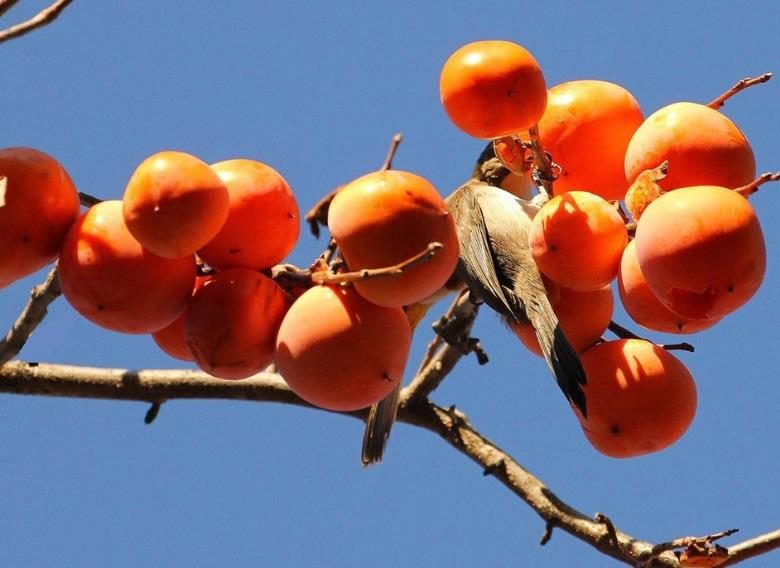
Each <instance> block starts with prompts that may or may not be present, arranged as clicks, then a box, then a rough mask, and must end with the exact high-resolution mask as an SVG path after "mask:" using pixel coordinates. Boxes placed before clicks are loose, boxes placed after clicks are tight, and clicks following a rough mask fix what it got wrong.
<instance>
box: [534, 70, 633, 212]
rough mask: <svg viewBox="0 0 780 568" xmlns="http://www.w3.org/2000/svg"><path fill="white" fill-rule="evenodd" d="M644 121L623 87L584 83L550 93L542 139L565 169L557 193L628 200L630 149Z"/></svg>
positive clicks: (569, 84) (542, 122)
mask: <svg viewBox="0 0 780 568" xmlns="http://www.w3.org/2000/svg"><path fill="white" fill-rule="evenodd" d="M642 120H643V117H642V109H640V108H639V103H637V101H636V99H635V98H634V97H633V95H632V94H631V93H629V92H628V91H627V90H626V89H624V88H623V87H621V86H620V85H616V84H614V83H609V82H607V81H596V80H581V81H569V82H567V83H561V84H560V85H555V86H554V87H552V88H550V90H549V92H548V96H547V109H546V110H545V111H544V114H543V115H542V118H541V120H540V121H539V138H540V139H541V142H542V146H543V148H544V149H545V150H546V151H548V152H550V154H551V155H552V158H553V160H554V161H555V162H556V163H557V164H559V165H560V166H561V168H562V171H561V174H560V176H558V178H557V179H556V180H555V192H556V193H565V192H567V191H572V190H575V189H578V190H584V191H589V192H591V193H595V194H596V195H600V196H601V197H603V198H604V199H622V198H623V195H624V194H625V193H626V189H627V188H628V182H627V181H626V174H625V171H624V167H623V162H624V158H625V155H626V148H627V147H628V141H629V140H630V139H631V136H632V135H633V134H634V132H635V131H636V129H637V128H639V125H640V124H642Z"/></svg>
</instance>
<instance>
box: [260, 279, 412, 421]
mask: <svg viewBox="0 0 780 568" xmlns="http://www.w3.org/2000/svg"><path fill="white" fill-rule="evenodd" d="M411 340H412V332H411V328H410V326H409V321H408V320H407V317H406V314H405V313H404V311H403V309H401V308H383V307H380V306H377V305H375V304H372V303H371V302H369V301H367V300H365V299H364V298H363V297H362V296H361V295H360V294H358V293H357V291H356V290H355V289H354V288H353V287H337V286H315V287H313V288H310V289H309V290H307V291H306V292H304V293H303V295H301V297H300V298H298V299H297V300H296V301H295V303H294V304H293V305H292V307H291V308H290V311H289V312H287V316H286V317H285V318H284V321H283V322H282V326H281V328H280V329H279V335H278V337H277V340H276V357H275V361H276V365H277V368H278V370H279V373H280V374H281V376H282V378H284V380H285V381H286V382H287V384H288V385H289V386H290V388H291V389H292V390H293V391H294V392H295V393H296V394H297V395H298V396H300V397H301V398H303V399H304V400H306V401H308V402H309V403H311V404H313V405H315V406H319V407H321V408H327V409H329V410H340V411H349V410H358V409H360V408H365V407H367V406H370V405H372V404H374V403H375V402H378V401H379V400H381V399H383V398H384V397H385V396H387V395H388V394H389V393H390V391H392V390H393V388H394V387H395V385H396V384H398V382H399V381H401V380H402V379H403V372H404V367H405V366H406V359H407V357H408V354H409V347H410V344H411Z"/></svg>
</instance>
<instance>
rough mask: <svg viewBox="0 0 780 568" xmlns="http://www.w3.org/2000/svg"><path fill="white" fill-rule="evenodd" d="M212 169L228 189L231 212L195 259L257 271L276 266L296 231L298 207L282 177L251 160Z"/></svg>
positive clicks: (233, 161) (285, 254)
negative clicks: (199, 258)
mask: <svg viewBox="0 0 780 568" xmlns="http://www.w3.org/2000/svg"><path fill="white" fill-rule="evenodd" d="M211 169H213V170H214V171H215V172H216V173H217V175H218V176H219V177H220V178H221V179H222V181H223V182H224V183H225V185H226V186H227V190H228V195H229V197H230V212H229V213H228V217H227V220H226V221H225V224H224V225H223V226H222V229H221V230H220V231H219V233H217V235H216V236H215V237H214V238H213V239H211V240H210V241H209V242H208V243H207V244H206V245H205V246H204V247H203V248H201V249H200V250H199V251H198V256H200V257H201V258H202V259H203V260H204V261H206V263H207V264H208V265H209V266H212V267H214V268H218V269H222V268H235V267H244V268H254V269H258V270H262V269H264V268H270V267H271V266H273V265H275V264H277V263H279V262H281V261H282V260H283V259H284V258H285V257H286V256H287V255H288V254H289V253H290V251H291V250H292V249H293V247H294V246H295V243H296V242H297V240H298V233H299V231H300V214H299V212H298V204H297V202H296V201H295V196H294V195H293V193H292V190H291V189H290V186H289V185H288V184H287V182H286V181H285V179H284V178H283V177H282V176H281V175H280V174H279V172H277V171H276V170H274V169H273V168H272V167H270V166H267V165H266V164H263V163H261V162H256V161H254V160H243V159H237V160H226V161H224V162H219V163H217V164H213V165H212V166H211Z"/></svg>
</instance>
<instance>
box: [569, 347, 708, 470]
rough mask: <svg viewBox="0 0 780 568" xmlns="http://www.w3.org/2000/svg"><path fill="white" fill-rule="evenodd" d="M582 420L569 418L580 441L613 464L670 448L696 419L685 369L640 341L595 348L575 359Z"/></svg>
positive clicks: (692, 389)
mask: <svg viewBox="0 0 780 568" xmlns="http://www.w3.org/2000/svg"><path fill="white" fill-rule="evenodd" d="M580 359H581V361H582V365H583V367H584V369H585V374H586V375H587V377H588V383H587V384H586V385H584V386H583V390H584V391H585V398H586V400H587V401H588V417H587V418H584V417H583V416H582V414H581V413H580V412H579V410H578V409H576V408H574V412H575V414H576V415H577V418H578V419H579V421H580V425H581V426H582V430H583V432H584V433H585V437H586V438H587V439H588V441H589V442H590V443H591V444H592V445H593V447H594V448H596V449H597V450H598V451H599V452H601V453H603V454H605V455H607V456H610V457H614V458H628V457H634V456H640V455H643V454H648V453H651V452H656V451H659V450H662V449H664V448H666V447H668V446H670V445H671V444H673V443H674V442H676V441H677V440H678V439H679V438H680V437H681V436H682V435H683V434H684V433H685V431H686V430H687V429H688V426H690V424H691V422H692V421H693V418H694V416H695V414H696V404H697V395H696V384H695V382H694V380H693V377H692V376H691V373H690V372H689V371H688V369H687V368H686V366H685V365H684V364H683V363H682V362H681V361H680V360H679V359H677V358H676V357H675V356H674V355H672V354H671V353H669V352H668V351H666V350H664V349H663V348H661V347H659V346H658V345H655V344H653V343H650V342H649V341H645V340H640V339H619V340H616V341H607V342H605V343H599V344H598V345H596V346H594V347H592V348H591V349H589V350H587V351H585V352H584V353H582V354H581V355H580Z"/></svg>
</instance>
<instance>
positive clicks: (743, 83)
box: [707, 73, 772, 110]
mask: <svg viewBox="0 0 780 568" xmlns="http://www.w3.org/2000/svg"><path fill="white" fill-rule="evenodd" d="M771 78H772V73H764V74H763V75H759V76H758V77H745V78H744V79H740V80H739V81H737V82H736V84H735V85H734V86H733V87H731V88H730V89H729V90H728V91H726V92H725V93H723V94H722V95H720V96H719V97H718V98H716V99H714V100H712V101H710V102H709V103H707V106H708V107H710V108H714V109H715V110H717V109H719V108H721V107H722V106H723V105H724V104H726V101H727V100H729V99H730V98H731V97H733V96H734V95H736V94H737V93H739V92H741V91H744V90H745V89H747V88H748V87H752V86H753V85H758V84H760V83H766V82H767V81H769V79H771Z"/></svg>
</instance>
